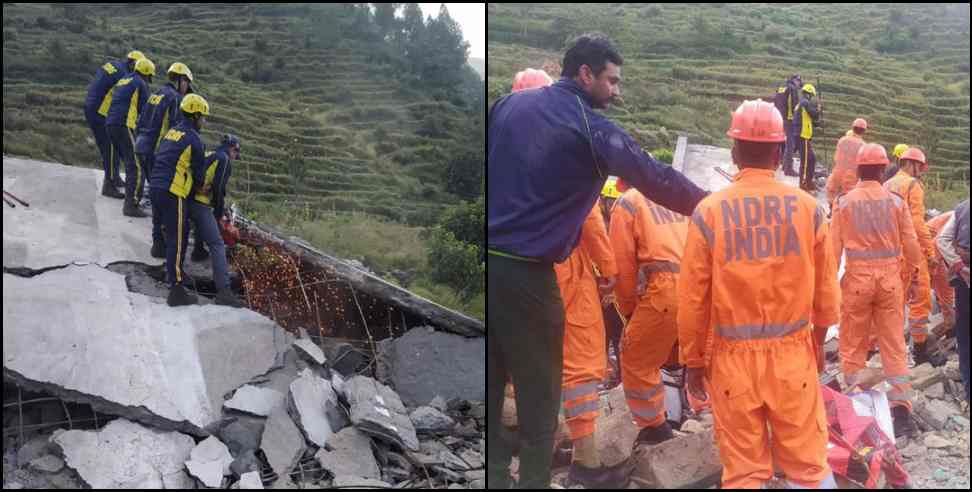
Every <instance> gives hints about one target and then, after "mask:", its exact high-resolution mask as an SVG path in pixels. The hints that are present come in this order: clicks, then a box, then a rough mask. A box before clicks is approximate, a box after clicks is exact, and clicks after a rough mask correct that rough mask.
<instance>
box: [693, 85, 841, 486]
mask: <svg viewBox="0 0 972 492" xmlns="http://www.w3.org/2000/svg"><path fill="white" fill-rule="evenodd" d="M801 109H802V108H801ZM727 135H728V136H729V137H730V138H732V139H734V140H735V145H734V146H733V148H732V159H733V162H734V163H735V164H736V165H737V166H738V167H739V168H740V172H739V173H738V174H737V175H736V176H735V177H734V178H733V181H734V182H733V183H732V184H730V185H729V187H727V188H725V189H723V190H721V191H718V192H715V193H712V194H711V195H709V196H708V197H707V198H705V199H704V200H702V202H701V203H699V205H698V206H697V207H696V208H695V212H694V213H693V214H692V218H691V221H692V223H691V224H689V231H688V237H687V238H686V244H685V253H684V254H683V256H682V264H681V274H680V278H679V282H678V299H679V303H678V343H679V347H680V358H681V362H682V363H683V364H684V365H685V366H686V367H687V372H686V379H687V381H686V382H687V385H688V390H689V393H691V394H692V395H694V396H695V397H696V398H698V399H700V400H707V399H709V398H711V404H712V413H713V416H714V417H715V432H716V440H717V442H718V445H719V455H720V457H721V461H722V466H723V472H722V488H759V487H761V486H765V485H766V484H767V482H768V481H769V480H771V479H772V478H773V471H774V464H773V461H774V459H775V461H776V466H777V467H778V468H779V469H781V470H782V471H783V473H784V474H785V475H786V481H787V485H788V486H789V487H790V488H798V487H799V488H834V487H835V486H836V484H835V482H834V477H833V473H832V472H831V469H830V466H829V465H828V464H827V439H828V434H827V416H826V413H825V411H824V406H823V395H822V393H821V390H820V385H819V383H818V380H817V357H816V353H817V351H819V350H822V345H823V338H824V335H825V334H826V330H827V327H829V326H830V325H832V324H834V323H836V322H837V319H838V309H839V308H838V306H839V300H840V299H839V298H840V293H839V291H838V287H837V278H836V272H837V265H836V261H835V259H834V255H833V243H832V242H831V241H830V237H829V235H828V224H827V222H826V221H825V215H826V212H825V211H823V210H822V208H821V207H818V206H817V202H816V200H814V198H813V197H812V196H810V195H809V194H807V193H805V192H803V191H802V190H798V189H794V188H793V187H792V186H789V185H786V184H784V183H782V182H780V181H777V180H776V179H774V174H775V169H776V167H777V166H778V165H779V162H780V156H779V152H780V146H779V143H780V142H783V140H784V139H785V138H786V136H785V135H784V129H783V118H782V117H781V116H780V113H779V111H777V110H776V108H774V107H773V105H772V104H770V103H767V102H763V101H761V100H755V101H745V102H743V103H742V104H741V105H740V106H739V107H738V108H737V109H736V111H735V112H733V114H732V123H731V125H730V128H729V131H728V132H727ZM768 426H772V436H771V435H770V433H769V429H768Z"/></svg>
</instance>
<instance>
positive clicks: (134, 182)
mask: <svg viewBox="0 0 972 492" xmlns="http://www.w3.org/2000/svg"><path fill="white" fill-rule="evenodd" d="M105 128H106V129H107V130H108V138H110V139H111V146H112V148H113V149H114V151H115V153H117V154H118V158H119V159H120V160H121V162H123V163H124V164H125V201H129V200H133V199H134V201H135V203H138V201H139V200H141V199H142V193H143V191H144V189H145V173H144V172H143V170H142V165H141V164H140V163H139V162H138V160H136V159H135V134H134V131H132V129H130V128H128V127H127V126H121V125H108V126H106V127H105Z"/></svg>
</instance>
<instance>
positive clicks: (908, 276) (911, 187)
mask: <svg viewBox="0 0 972 492" xmlns="http://www.w3.org/2000/svg"><path fill="white" fill-rule="evenodd" d="M884 188H885V189H886V190H888V191H890V192H891V193H894V194H895V195H898V196H899V197H901V199H903V200H904V201H905V204H907V205H908V208H909V210H910V211H911V223H912V224H914V228H915V233H916V234H917V235H918V244H919V245H920V246H921V252H922V253H923V254H924V255H925V258H926V259H933V258H934V257H935V246H934V245H933V244H932V237H931V234H930V233H929V232H928V227H927V226H926V225H925V189H924V188H923V187H922V186H921V183H920V182H919V181H918V180H917V179H915V178H913V177H911V176H909V175H908V173H906V172H904V171H898V174H895V175H894V176H893V177H892V178H891V179H889V180H887V181H886V182H885V183H884ZM905 261H906V260H905V259H904V257H902V258H901V259H900V260H899V262H900V263H901V265H902V266H904V264H905ZM914 279H915V277H914V275H913V274H912V270H911V269H908V268H902V269H901V285H902V286H903V292H902V299H903V303H904V304H908V324H909V325H910V326H911V338H912V340H914V341H915V343H924V342H925V340H926V339H927V338H928V315H930V314H931V278H930V276H929V274H928V262H927V261H920V262H918V277H917V284H918V286H917V289H915V292H914V295H913V296H912V297H911V299H908V287H909V286H910V285H911V282H912V281H913V280H914Z"/></svg>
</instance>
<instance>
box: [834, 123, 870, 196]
mask: <svg viewBox="0 0 972 492" xmlns="http://www.w3.org/2000/svg"><path fill="white" fill-rule="evenodd" d="M866 131H867V121H865V120H864V118H857V119H855V120H854V124H853V125H852V126H851V129H850V130H847V133H845V134H844V136H843V137H840V140H838V141H837V147H836V148H835V149H834V169H833V170H832V171H831V172H830V176H829V177H828V178H827V201H828V202H829V203H830V208H831V210H833V205H834V200H836V199H837V197H838V196H840V195H843V194H845V193H847V192H849V191H850V190H851V189H853V188H854V186H855V185H857V164H856V161H857V151H858V150H860V148H861V146H862V145H864V132H866Z"/></svg>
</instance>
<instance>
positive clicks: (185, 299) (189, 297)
mask: <svg viewBox="0 0 972 492" xmlns="http://www.w3.org/2000/svg"><path fill="white" fill-rule="evenodd" d="M165 302H166V304H168V305H169V306H172V307H175V306H189V305H191V304H196V303H197V300H196V296H195V295H193V294H190V293H188V292H186V288H185V287H183V286H182V284H176V285H175V286H173V287H172V288H171V289H169V297H168V299H166V301H165Z"/></svg>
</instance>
